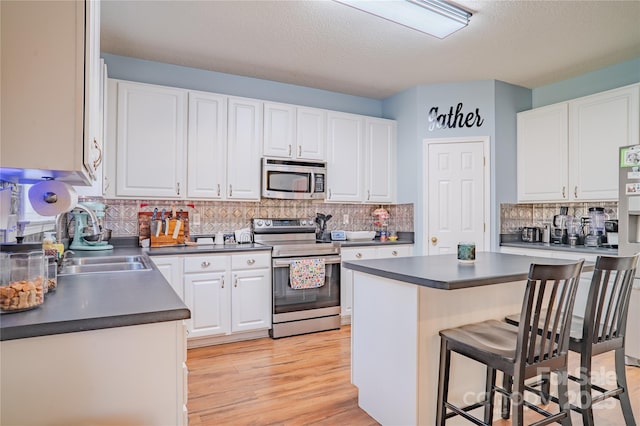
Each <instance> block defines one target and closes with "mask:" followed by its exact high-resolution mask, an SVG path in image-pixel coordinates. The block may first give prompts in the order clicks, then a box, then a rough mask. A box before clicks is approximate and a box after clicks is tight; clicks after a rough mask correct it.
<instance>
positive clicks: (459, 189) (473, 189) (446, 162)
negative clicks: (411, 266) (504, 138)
mask: <svg viewBox="0 0 640 426" xmlns="http://www.w3.org/2000/svg"><path fill="white" fill-rule="evenodd" d="M485 143H486V144H488V141H487V142H485V141H483V140H482V138H481V139H480V140H479V139H478V138H476V139H469V140H468V141H459V140H458V139H456V140H455V141H453V142H443V143H437V142H434V141H427V160H426V161H427V164H428V167H427V171H428V172H427V182H426V188H427V194H428V195H427V197H425V200H427V205H426V206H425V210H424V211H425V212H427V213H428V218H427V220H426V224H427V228H426V233H425V236H426V241H425V247H426V249H425V252H426V253H427V254H429V255H434V254H445V253H455V252H456V251H457V245H458V243H459V242H473V243H475V244H476V250H477V251H483V250H485V249H486V248H487V245H488V243H487V242H486V241H485V223H486V221H487V219H488V214H487V209H486V204H487V201H486V200H485V191H486V190H488V185H487V183H486V180H485V178H486V176H485V173H488V169H487V168H486V165H485Z"/></svg>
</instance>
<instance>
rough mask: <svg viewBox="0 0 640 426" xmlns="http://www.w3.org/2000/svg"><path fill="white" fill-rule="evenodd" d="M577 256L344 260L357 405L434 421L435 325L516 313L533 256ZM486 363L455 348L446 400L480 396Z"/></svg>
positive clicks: (390, 419) (378, 413) (407, 420)
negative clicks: (349, 282) (349, 281)
mask: <svg viewBox="0 0 640 426" xmlns="http://www.w3.org/2000/svg"><path fill="white" fill-rule="evenodd" d="M574 262H575V261H573V260H566V259H549V258H540V257H532V256H518V255H511V254H503V253H492V252H481V253H478V254H477V258H476V261H475V263H472V264H463V263H459V262H458V260H457V258H456V255H455V254H453V255H451V254H446V255H437V256H415V257H405V258H393V259H377V260H363V261H352V262H344V267H346V268H349V269H352V270H353V271H354V282H353V284H354V285H353V316H352V326H351V333H352V334H351V351H352V352H351V359H352V363H351V381H352V383H353V384H354V385H355V386H357V387H358V405H359V406H360V407H361V408H362V409H364V410H365V411H366V412H367V413H369V415H371V416H372V417H373V418H375V419H376V420H377V421H378V422H380V423H381V424H383V425H416V424H420V425H432V424H434V423H435V415H436V396H437V386H438V363H439V356H440V337H439V334H438V333H439V331H440V330H442V329H446V328H451V327H457V326H460V325H463V324H467V323H472V322H478V321H484V320H487V319H491V318H495V319H501V318H504V316H505V315H508V314H513V313H516V312H520V310H521V306H522V298H523V295H524V288H525V283H526V278H527V274H528V272H529V266H530V265H531V263H542V264H567V263H574ZM583 270H584V271H590V270H593V263H589V264H586V265H585V267H584V269H583ZM484 370H485V369H484V367H482V366H481V365H480V364H478V363H475V362H473V361H470V360H468V359H463V358H462V357H460V356H458V355H456V354H454V355H453V356H452V369H451V379H450V385H449V398H450V400H451V401H452V402H460V401H463V400H464V401H465V402H469V403H471V402H476V401H477V400H478V398H481V392H482V390H483V389H484V377H485V371H484ZM456 420H459V419H451V421H450V423H451V424H457V423H456Z"/></svg>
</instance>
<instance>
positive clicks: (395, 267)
mask: <svg viewBox="0 0 640 426" xmlns="http://www.w3.org/2000/svg"><path fill="white" fill-rule="evenodd" d="M574 262H575V261H574V260H566V259H551V258H546V257H534V256H520V255H515V254H505V253H494V252H480V253H477V254H476V261H475V262H474V263H472V264H464V263H459V262H458V259H457V255H456V254H442V255H436V256H413V257H399V258H390V259H372V260H355V261H349V262H343V266H345V267H346V268H349V269H352V270H354V271H359V272H365V273H368V274H371V275H376V276H379V277H383V278H389V279H392V280H397V281H403V282H407V283H411V284H417V285H421V286H425V287H430V288H435V289H443V290H456V289H463V288H468V287H477V286H483V285H489V284H498V283H506V282H512V281H521V280H526V279H527V275H528V273H529V266H530V265H531V263H541V264H548V265H557V264H567V263H574ZM583 270H584V271H590V270H593V263H585V266H584V268H583Z"/></svg>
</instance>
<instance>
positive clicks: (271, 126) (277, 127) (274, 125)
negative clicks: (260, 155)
mask: <svg viewBox="0 0 640 426" xmlns="http://www.w3.org/2000/svg"><path fill="white" fill-rule="evenodd" d="M295 138H296V107H295V106H293V105H287V104H278V103H273V102H265V103H264V155H265V156H267V157H279V158H293V157H294V156H295V149H296V148H295Z"/></svg>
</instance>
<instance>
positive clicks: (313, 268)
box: [289, 258, 325, 290]
mask: <svg viewBox="0 0 640 426" xmlns="http://www.w3.org/2000/svg"><path fill="white" fill-rule="evenodd" d="M324 277H325V266H324V259H316V258H311V259H297V260H292V261H291V266H290V267H289V285H290V286H291V288H292V289H294V290H301V289H308V288H318V287H322V286H323V285H324Z"/></svg>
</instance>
